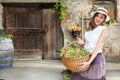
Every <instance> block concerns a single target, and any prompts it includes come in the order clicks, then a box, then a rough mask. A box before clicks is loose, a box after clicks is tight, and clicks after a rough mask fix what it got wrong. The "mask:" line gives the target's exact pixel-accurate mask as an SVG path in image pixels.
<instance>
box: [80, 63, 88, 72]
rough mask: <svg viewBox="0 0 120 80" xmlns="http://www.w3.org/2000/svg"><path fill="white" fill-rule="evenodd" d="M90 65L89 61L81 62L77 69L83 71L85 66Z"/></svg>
mask: <svg viewBox="0 0 120 80" xmlns="http://www.w3.org/2000/svg"><path fill="white" fill-rule="evenodd" d="M89 66H90V63H89V62H83V63H81V64H80V65H79V67H78V68H79V69H81V72H82V71H84V70H85V69H86V68H88V67H89Z"/></svg>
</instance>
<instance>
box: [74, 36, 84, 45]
mask: <svg viewBox="0 0 120 80" xmlns="http://www.w3.org/2000/svg"><path fill="white" fill-rule="evenodd" d="M76 38H77V40H78V43H79V44H84V41H83V40H82V39H80V38H78V37H76Z"/></svg>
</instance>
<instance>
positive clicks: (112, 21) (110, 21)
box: [106, 20, 116, 25]
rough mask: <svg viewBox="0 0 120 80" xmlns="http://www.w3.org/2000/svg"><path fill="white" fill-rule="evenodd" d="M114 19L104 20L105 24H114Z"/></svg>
mask: <svg viewBox="0 0 120 80" xmlns="http://www.w3.org/2000/svg"><path fill="white" fill-rule="evenodd" d="M115 23H116V20H109V21H107V22H106V24H107V25H111V24H115Z"/></svg>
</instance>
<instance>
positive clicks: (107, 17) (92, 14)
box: [90, 7, 110, 22]
mask: <svg viewBox="0 0 120 80" xmlns="http://www.w3.org/2000/svg"><path fill="white" fill-rule="evenodd" d="M95 13H102V14H104V15H106V19H105V21H106V22H107V21H109V20H110V17H109V16H108V11H107V9H105V8H104V7H100V8H98V9H97V10H96V11H93V12H91V13H90V16H91V17H93V16H94V14H95Z"/></svg>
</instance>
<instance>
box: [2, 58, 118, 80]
mask: <svg viewBox="0 0 120 80" xmlns="http://www.w3.org/2000/svg"><path fill="white" fill-rule="evenodd" d="M63 69H66V68H65V67H64V66H63V65H62V63H61V61H59V60H58V61H55V60H54V61H53V60H49V61H47V60H44V61H41V60H40V61H27V60H26V61H25V60H24V61H22V60H21V61H14V62H13V68H10V69H6V70H0V79H4V80H63V75H62V74H61V72H62V70H63ZM106 77H107V80H120V63H107V75H106Z"/></svg>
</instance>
